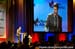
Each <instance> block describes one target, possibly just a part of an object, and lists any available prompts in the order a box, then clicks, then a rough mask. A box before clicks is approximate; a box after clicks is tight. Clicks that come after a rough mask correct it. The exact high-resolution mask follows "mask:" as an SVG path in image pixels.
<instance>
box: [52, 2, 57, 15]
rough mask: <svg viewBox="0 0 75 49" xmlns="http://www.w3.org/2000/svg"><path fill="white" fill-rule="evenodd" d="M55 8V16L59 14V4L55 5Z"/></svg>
mask: <svg viewBox="0 0 75 49" xmlns="http://www.w3.org/2000/svg"><path fill="white" fill-rule="evenodd" d="M53 8H54V15H57V14H58V4H57V3H55V4H54V6H53Z"/></svg>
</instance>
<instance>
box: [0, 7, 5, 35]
mask: <svg viewBox="0 0 75 49" xmlns="http://www.w3.org/2000/svg"><path fill="white" fill-rule="evenodd" d="M5 27H6V17H5V10H4V9H3V8H0V35H1V36H2V35H4V32H5Z"/></svg>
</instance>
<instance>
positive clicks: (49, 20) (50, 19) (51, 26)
mask: <svg viewBox="0 0 75 49" xmlns="http://www.w3.org/2000/svg"><path fill="white" fill-rule="evenodd" d="M46 27H47V28H48V29H49V32H62V18H61V17H60V16H59V15H58V28H57V27H56V26H54V16H53V14H51V15H48V18H47V22H46Z"/></svg>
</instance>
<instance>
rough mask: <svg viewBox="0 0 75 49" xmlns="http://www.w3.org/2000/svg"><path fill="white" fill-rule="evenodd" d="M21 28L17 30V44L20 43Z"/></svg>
mask: <svg viewBox="0 0 75 49" xmlns="http://www.w3.org/2000/svg"><path fill="white" fill-rule="evenodd" d="M20 33H21V26H20V27H19V28H18V29H17V37H18V42H20Z"/></svg>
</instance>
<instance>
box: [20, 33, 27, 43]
mask: <svg viewBox="0 0 75 49" xmlns="http://www.w3.org/2000/svg"><path fill="white" fill-rule="evenodd" d="M26 34H27V33H20V41H21V42H23V39H24V38H25V36H26Z"/></svg>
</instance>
